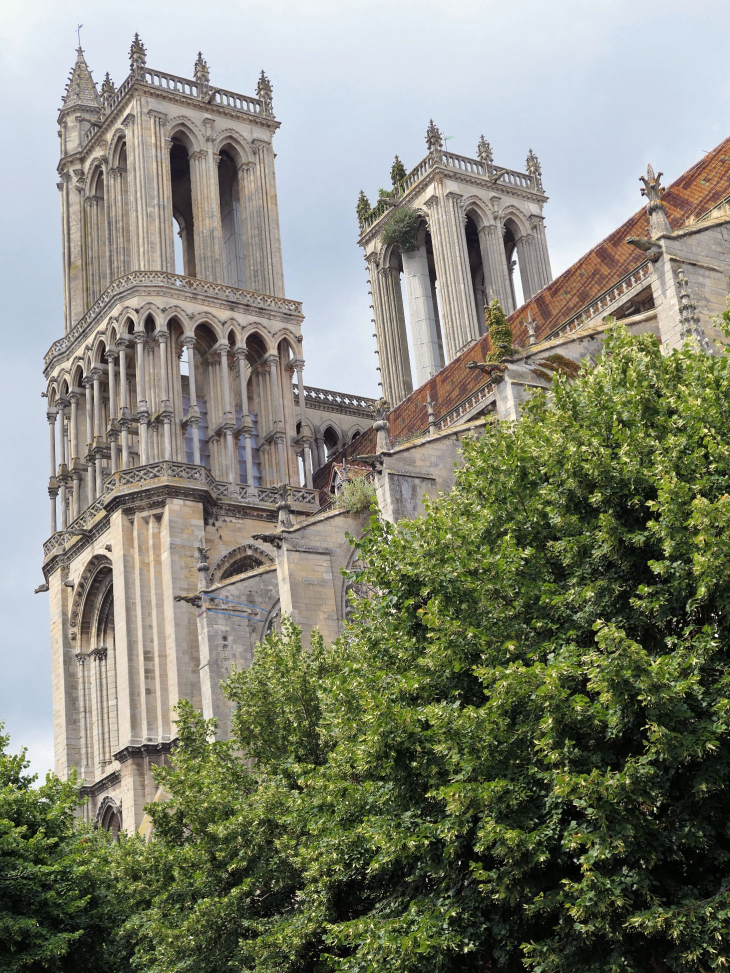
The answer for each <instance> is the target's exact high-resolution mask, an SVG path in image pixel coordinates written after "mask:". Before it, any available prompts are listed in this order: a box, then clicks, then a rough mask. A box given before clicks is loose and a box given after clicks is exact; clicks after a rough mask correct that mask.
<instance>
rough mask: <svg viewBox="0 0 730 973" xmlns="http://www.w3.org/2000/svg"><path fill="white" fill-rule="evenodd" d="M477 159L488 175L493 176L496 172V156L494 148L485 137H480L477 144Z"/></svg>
mask: <svg viewBox="0 0 730 973" xmlns="http://www.w3.org/2000/svg"><path fill="white" fill-rule="evenodd" d="M477 159H479V161H480V162H481V164H482V165H483V166H484V168H485V170H486V173H487V175H488V176H491V175H492V173H493V172H494V156H493V155H492V146H491V145H490V144H489V142H487V140H486V139H485V138H484V136H483V135H480V136H479V142H478V143H477Z"/></svg>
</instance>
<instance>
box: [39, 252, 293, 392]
mask: <svg viewBox="0 0 730 973" xmlns="http://www.w3.org/2000/svg"><path fill="white" fill-rule="evenodd" d="M160 295H164V296H165V297H174V298H176V299H177V300H181V299H182V300H189V301H198V302H200V303H202V304H205V305H206V306H208V307H218V308H224V309H226V310H235V311H239V312H243V313H249V314H251V313H252V314H255V315H256V317H261V318H268V319H269V320H271V319H274V320H282V318H283V319H284V320H285V321H286V319H289V322H290V323H291V326H292V327H294V325H295V324H296V325H299V326H300V325H301V322H302V321H303V320H304V315H303V314H302V310H301V308H302V305H301V302H300V301H292V300H289V299H288V298H284V297H275V296H273V295H271V294H258V293H256V292H255V291H246V290H242V289H241V288H239V287H231V286H230V285H228V284H218V283H216V282H215V281H206V280H200V279H199V278H197V277H183V276H182V275H179V274H168V273H166V272H165V271H162V270H137V271H133V272H132V273H129V274H125V275H124V276H123V277H118V278H117V279H116V280H114V281H112V283H111V284H110V285H109V287H107V289H106V290H105V291H104V293H103V294H102V295H101V296H100V297H99V298H98V300H96V301H95V302H94V304H92V306H91V307H90V308H89V310H88V311H87V312H86V313H85V314H84V316H83V317H82V318H81V319H80V320H79V321H78V323H77V324H76V325H74V327H73V328H72V329H71V330H70V331H69V332H68V334H66V335H64V336H63V337H62V338H59V339H58V340H57V341H54V343H53V344H52V345H51V347H50V348H49V350H48V351H47V352H46V355H45V359H44V361H45V367H44V370H43V371H44V375H45V376H46V378H47V377H48V376H49V375H50V372H51V369H52V368H53V366H54V365H55V364H56V363H57V362H59V361H63V360H64V359H65V358H68V357H69V355H72V354H73V353H74V352H75V351H76V350H77V349H78V348H79V347H80V346H81V345H82V344H83V343H84V341H86V339H87V338H88V337H89V336H90V335H91V334H92V333H93V331H94V329H95V328H96V327H97V326H98V324H99V322H100V320H101V319H102V318H103V317H104V316H105V315H107V314H109V313H110V312H111V310H112V309H113V308H114V306H115V305H116V304H118V303H120V302H122V301H124V300H125V299H128V298H129V297H134V296H143V297H157V296H160Z"/></svg>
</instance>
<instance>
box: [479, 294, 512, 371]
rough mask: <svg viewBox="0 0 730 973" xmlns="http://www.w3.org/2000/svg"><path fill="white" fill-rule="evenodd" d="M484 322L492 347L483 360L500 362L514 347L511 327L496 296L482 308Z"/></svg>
mask: <svg viewBox="0 0 730 973" xmlns="http://www.w3.org/2000/svg"><path fill="white" fill-rule="evenodd" d="M484 322H485V324H486V327H487V334H488V335H489V337H490V338H491V341H492V348H493V349H494V350H493V351H491V352H490V353H489V354H488V355H487V356H486V359H485V361H488V362H501V361H502V359H503V358H505V357H506V356H507V355H511V354H512V353H513V352H514V348H513V347H512V328H511V327H510V325H509V321H508V320H507V318H506V317H505V314H504V311H503V310H502V305H501V304H500V303H499V301H498V300H497V299H496V298H495V299H494V300H493V301H492V303H491V304H488V305H487V306H486V307H485V308H484Z"/></svg>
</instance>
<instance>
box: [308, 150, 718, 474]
mask: <svg viewBox="0 0 730 973" xmlns="http://www.w3.org/2000/svg"><path fill="white" fill-rule="evenodd" d="M728 196H730V138H728V139H725V141H724V142H721V143H720V145H718V146H717V148H716V149H713V151H712V152H708V153H707V155H705V156H704V157H703V158H702V159H700V161H699V162H697V163H695V165H693V166H692V167H691V168H690V169H688V170H687V171H686V172H685V173H683V174H682V175H681V176H680V177H679V179H676V180H675V181H674V182H673V183H672V184H671V185H670V186H668V187H667V189H666V191H665V192H664V194H663V196H662V201H663V202H664V205H665V207H666V210H667V215H668V217H669V222H670V224H671V226H672V228H673V229H679V228H680V227H681V226H683V225H684V224H685V223H686V222H687V220H689V219H699V218H700V217H701V216H703V215H704V214H705V213H707V212H708V211H709V210H711V209H712V208H713V207H714V206H717V204H718V203H720V202H722V201H723V200H724V199H725V198H726V197H728ZM648 235H649V220H648V217H647V214H646V209H645V208H643V207H642V209H640V210H639V211H638V212H636V213H634V215H633V216H632V217H631V218H630V219H628V220H626V222H625V223H623V224H622V225H621V226H619V227H618V229H616V230H614V232H613V233H611V234H610V235H609V236H607V237H606V239H605V240H602V241H601V242H600V243H599V244H597V246H595V247H593V249H592V250H589V251H588V253H587V254H585V255H584V256H583V257H581V258H580V260H578V261H576V263H574V264H573V265H572V267H569V268H568V269H567V270H566V271H564V273H562V274H561V275H560V276H559V277H556V278H555V280H554V281H552V283H550V284H548V285H547V287H544V288H543V289H542V290H541V291H539V292H538V293H537V294H536V295H535V296H534V297H533V298H531V300H529V301H527V302H526V303H525V304H523V305H522V307H519V308H518V309H517V310H516V311H515V312H514V314H512V315H510V317H509V322H510V324H511V326H512V332H513V334H514V339H515V344H516V345H517V346H520V347H524V346H526V345H527V344H528V333H527V329H526V328H525V326H524V324H523V322H524V321H525V320H526V319H527V317H528V314H531V316H532V321H533V322H534V325H535V331H536V335H537V339H538V341H539V340H541V339H542V338H544V337H546V336H547V335H548V334H550V333H551V332H552V331H554V330H555V329H556V328H557V327H559V326H560V325H562V324H564V323H566V322H567V321H568V320H570V319H571V318H572V317H573V316H574V315H576V314H578V313H579V312H580V311H581V310H582V308H584V307H585V306H586V305H588V304H589V303H590V302H591V301H593V300H595V298H596V297H597V296H598V295H599V294H602V293H603V292H604V291H606V290H608V289H609V288H610V287H612V286H613V284H615V283H616V282H618V281H619V280H621V278H623V277H625V276H626V275H627V274H629V273H631V272H632V271H633V270H635V269H636V268H637V267H638V266H639V265H640V264H642V263H643V262H644V261H645V260H646V256H645V255H644V254H643V253H642V252H641V251H640V250H637V249H636V247H632V246H629V245H628V244H627V243H626V238H627V237H629V236H637V237H641V236H644V237H645V236H648ZM489 350H490V346H489V338H488V337H487V336H486V335H485V336H484V337H482V338H480V339H479V340H478V341H477V342H476V343H475V344H473V345H471V346H470V347H469V348H467V349H466V350H465V351H463V352H462V353H461V354H460V355H459V356H457V357H456V358H455V359H454V360H453V361H452V362H450V363H449V364H448V365H446V366H445V367H444V368H442V369H441V371H440V372H438V373H437V374H436V375H434V376H433V378H432V379H430V380H429V381H428V382H427V383H426V384H425V385H422V386H421V387H420V388H418V389H416V390H415V391H414V392H413V393H411V395H409V396H408V398H407V399H404V400H403V402H401V403H400V405H397V406H396V407H395V409H393V410H392V411H391V412H390V414H389V415H388V420H389V422H390V437H391V439H400V438H402V437H405V436H410V435H412V434H414V433H417V432H424V431H425V430H426V429H427V428H428V418H427V412H426V398H427V396H428V394H429V393H430V395H431V401H432V402H433V403H434V406H435V412H436V418H437V419H439V418H441V416H443V415H445V414H446V413H447V412H450V411H451V410H452V409H454V408H455V407H456V406H457V405H458V404H459V403H460V402H462V401H463V400H464V399H465V398H467V397H468V396H469V395H470V394H471V393H472V392H474V391H475V390H476V389H478V388H480V387H481V386H482V385H484V383H485V376H484V375H483V373H482V372H481V371H479V370H478V369H467V368H466V367H465V366H466V364H467V362H470V361H484V356H485V355H486V354H487V352H488V351H489ZM343 452H344V450H343V451H342V452H340V453H339V454H338V458H339V456H342V453H343ZM373 452H375V433H374V432H373V430H372V429H370V430H368V431H367V432H365V433H364V434H363V435H362V436H361V437H360V438H359V439H357V440H356V442H355V443H352V444H350V446H348V447H347V455H348V456H356V455H364V454H368V453H373ZM328 467H329V464H326V465H325V466H324V467H322V469H321V470H318V471H317V475H316V477H315V485H316V486H317V487H320V488H321V487H324V486H326V484H327V483H328V481H329V473H328V472H325V471H327V470H328Z"/></svg>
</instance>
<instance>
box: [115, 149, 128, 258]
mask: <svg viewBox="0 0 730 973" xmlns="http://www.w3.org/2000/svg"><path fill="white" fill-rule="evenodd" d="M117 173H118V176H119V182H118V183H117V186H118V189H117V193H116V194H115V195H116V199H117V203H116V205H117V207H119V206H121V212H120V211H119V209H117V218H118V220H119V223H118V225H117V226H116V227H114V230H113V232H114V237H115V244H116V247H115V248H114V249H113V250H112V254H113V256H114V257H115V258H116V259H115V260H114V261H113V265H112V276H113V277H121V275H122V274H127V273H129V271H130V270H132V258H131V252H132V250H131V242H130V236H129V234H130V229H129V227H130V220H129V185H128V179H127V143H126V142H123V143H122V145H121V147H120V149H119V155H118V159H117ZM114 250H116V253H114Z"/></svg>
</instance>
